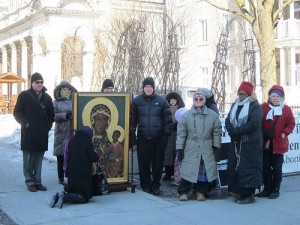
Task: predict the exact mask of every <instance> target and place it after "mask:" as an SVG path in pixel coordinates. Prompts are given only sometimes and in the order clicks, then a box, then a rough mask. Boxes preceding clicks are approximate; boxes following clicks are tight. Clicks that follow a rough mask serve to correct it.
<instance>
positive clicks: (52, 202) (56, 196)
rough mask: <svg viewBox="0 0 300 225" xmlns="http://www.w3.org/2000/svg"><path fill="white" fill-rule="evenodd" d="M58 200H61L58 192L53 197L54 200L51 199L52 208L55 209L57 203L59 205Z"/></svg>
mask: <svg viewBox="0 0 300 225" xmlns="http://www.w3.org/2000/svg"><path fill="white" fill-rule="evenodd" d="M58 198H59V193H58V192H56V194H55V195H53V197H52V199H51V201H50V207H51V208H53V207H54V206H55V205H56V203H57V201H58Z"/></svg>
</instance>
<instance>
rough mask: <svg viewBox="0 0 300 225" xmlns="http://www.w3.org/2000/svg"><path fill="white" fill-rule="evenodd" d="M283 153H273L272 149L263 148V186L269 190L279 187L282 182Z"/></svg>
mask: <svg viewBox="0 0 300 225" xmlns="http://www.w3.org/2000/svg"><path fill="white" fill-rule="evenodd" d="M282 164H283V154H274V153H273V149H272V148H270V149H269V150H264V153H263V177H264V188H265V189H266V190H267V191H271V189H272V188H278V189H279V187H280V184H281V182H282Z"/></svg>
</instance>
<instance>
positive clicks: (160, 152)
mask: <svg viewBox="0 0 300 225" xmlns="http://www.w3.org/2000/svg"><path fill="white" fill-rule="evenodd" d="M154 89H155V84H154V80H153V78H152V77H147V78H146V79H145V80H144V81H143V94H141V95H139V96H137V97H136V98H134V99H133V101H132V126H133V145H134V144H135V142H136V140H137V155H138V164H139V175H140V185H141V188H142V189H143V191H145V192H148V193H151V192H153V194H154V195H160V190H159V187H160V180H161V176H162V168H163V161H164V149H165V146H166V144H167V140H168V136H169V135H170V134H171V132H172V114H171V110H170V106H169V104H168V102H167V101H166V100H165V99H164V98H162V97H161V96H159V95H157V94H155V93H154ZM136 129H137V132H136ZM136 134H137V136H136ZM150 168H151V169H152V177H151V172H150Z"/></svg>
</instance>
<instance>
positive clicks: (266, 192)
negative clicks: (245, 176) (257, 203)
mask: <svg viewBox="0 0 300 225" xmlns="http://www.w3.org/2000/svg"><path fill="white" fill-rule="evenodd" d="M271 187H272V177H271V176H270V175H269V174H264V190H263V191H262V192H259V193H258V194H256V195H255V196H257V197H260V198H265V197H269V195H270V193H271Z"/></svg>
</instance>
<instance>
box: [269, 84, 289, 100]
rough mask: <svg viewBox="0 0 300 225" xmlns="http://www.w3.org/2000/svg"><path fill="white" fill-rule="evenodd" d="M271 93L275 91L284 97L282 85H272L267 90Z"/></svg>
mask: <svg viewBox="0 0 300 225" xmlns="http://www.w3.org/2000/svg"><path fill="white" fill-rule="evenodd" d="M272 93H276V94H278V95H279V96H280V97H282V98H284V95H285V94H284V90H283V87H281V86H280V85H277V84H275V85H273V86H272V87H271V89H270V91H269V93H268V94H269V95H270V94H272Z"/></svg>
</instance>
